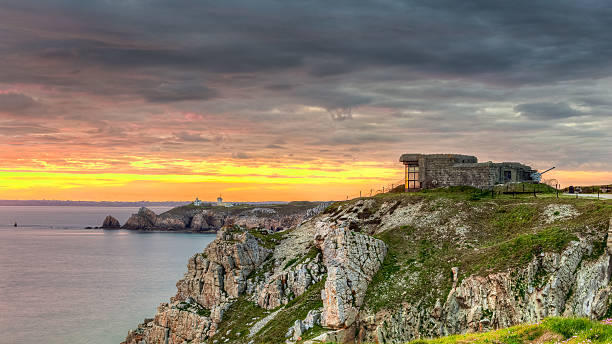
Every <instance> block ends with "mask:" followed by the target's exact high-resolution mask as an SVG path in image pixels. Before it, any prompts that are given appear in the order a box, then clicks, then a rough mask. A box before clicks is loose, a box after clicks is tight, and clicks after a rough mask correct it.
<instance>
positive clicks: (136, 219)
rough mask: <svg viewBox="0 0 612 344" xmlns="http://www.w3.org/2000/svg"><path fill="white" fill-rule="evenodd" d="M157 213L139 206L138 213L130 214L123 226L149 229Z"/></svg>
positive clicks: (155, 219)
mask: <svg viewBox="0 0 612 344" xmlns="http://www.w3.org/2000/svg"><path fill="white" fill-rule="evenodd" d="M155 221H157V215H155V213H154V212H153V211H151V210H149V209H147V208H145V207H141V208H140V209H139V210H138V213H136V214H132V216H130V218H129V219H128V220H127V221H126V222H125V224H124V225H123V228H126V229H149V228H153V227H154V226H155Z"/></svg>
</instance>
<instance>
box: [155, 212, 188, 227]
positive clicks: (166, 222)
mask: <svg viewBox="0 0 612 344" xmlns="http://www.w3.org/2000/svg"><path fill="white" fill-rule="evenodd" d="M155 227H156V228H160V229H164V230H183V229H185V228H186V227H187V223H185V220H184V219H181V218H178V217H174V216H163V215H160V216H158V217H157V219H156V221H155Z"/></svg>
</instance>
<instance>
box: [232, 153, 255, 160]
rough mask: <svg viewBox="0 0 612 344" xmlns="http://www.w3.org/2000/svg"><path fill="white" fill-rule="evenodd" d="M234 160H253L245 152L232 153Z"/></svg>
mask: <svg viewBox="0 0 612 344" xmlns="http://www.w3.org/2000/svg"><path fill="white" fill-rule="evenodd" d="M232 159H251V156H250V155H249V154H247V153H244V152H234V153H232Z"/></svg>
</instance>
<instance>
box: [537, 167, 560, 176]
mask: <svg viewBox="0 0 612 344" xmlns="http://www.w3.org/2000/svg"><path fill="white" fill-rule="evenodd" d="M555 167H556V166H553V167H551V168H549V169H548V170H546V171H544V172H541V173H540V174H544V173H546V172H548V171H550V170H552V169H553V168H555Z"/></svg>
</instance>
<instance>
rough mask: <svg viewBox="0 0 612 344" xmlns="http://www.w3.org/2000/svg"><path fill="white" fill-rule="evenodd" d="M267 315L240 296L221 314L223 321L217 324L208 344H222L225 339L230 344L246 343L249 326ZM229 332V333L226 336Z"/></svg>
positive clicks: (263, 310)
mask: <svg viewBox="0 0 612 344" xmlns="http://www.w3.org/2000/svg"><path fill="white" fill-rule="evenodd" d="M269 313H271V312H270V311H267V310H265V309H263V308H261V307H259V306H258V305H257V304H255V303H254V302H252V301H249V300H248V299H247V298H246V297H245V296H241V297H239V298H238V299H237V300H236V302H234V303H233V304H232V305H231V306H230V308H229V309H228V310H227V311H226V312H225V313H224V314H223V321H222V322H221V323H220V324H219V328H218V330H217V333H216V334H215V335H214V336H213V337H211V338H209V340H208V342H209V343H213V342H214V341H215V340H216V341H218V342H220V343H223V340H222V338H224V337H225V338H229V339H230V341H232V342H239V343H240V342H244V343H246V342H248V340H247V337H248V334H249V329H250V328H251V326H252V325H253V324H254V323H255V322H256V321H257V320H259V319H262V318H263V317H265V316H266V315H268V314H269ZM253 318H255V320H254V319H253ZM249 324H250V325H249ZM230 330H231V332H230V333H229V334H227V332H228V331H230Z"/></svg>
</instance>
